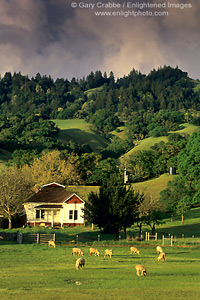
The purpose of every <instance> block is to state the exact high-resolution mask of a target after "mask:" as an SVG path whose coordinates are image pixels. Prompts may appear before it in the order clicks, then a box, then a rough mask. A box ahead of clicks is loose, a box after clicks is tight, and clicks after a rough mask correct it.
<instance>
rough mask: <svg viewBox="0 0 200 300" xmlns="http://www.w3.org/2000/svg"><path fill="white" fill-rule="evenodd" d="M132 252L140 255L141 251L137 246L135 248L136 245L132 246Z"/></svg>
mask: <svg viewBox="0 0 200 300" xmlns="http://www.w3.org/2000/svg"><path fill="white" fill-rule="evenodd" d="M130 253H131V254H132V253H137V254H138V255H139V254H140V251H139V250H138V249H137V248H135V247H131V248H130Z"/></svg>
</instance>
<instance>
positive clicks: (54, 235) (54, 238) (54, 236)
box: [53, 233, 56, 242]
mask: <svg viewBox="0 0 200 300" xmlns="http://www.w3.org/2000/svg"><path fill="white" fill-rule="evenodd" d="M53 241H54V242H55V241H56V234H55V233H54V234H53Z"/></svg>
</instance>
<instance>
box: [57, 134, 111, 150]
mask: <svg viewBox="0 0 200 300" xmlns="http://www.w3.org/2000/svg"><path fill="white" fill-rule="evenodd" d="M59 138H60V139H61V140H62V141H68V140H73V141H75V142H77V143H79V144H88V145H89V146H90V148H91V149H92V150H93V151H95V152H100V151H102V150H103V149H104V148H105V147H106V146H107V145H108V142H107V141H106V140H105V139H104V138H103V137H101V136H100V135H98V134H97V133H95V132H94V133H91V132H87V131H84V130H80V129H63V130H61V132H60V133H59Z"/></svg>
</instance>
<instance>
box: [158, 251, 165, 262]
mask: <svg viewBox="0 0 200 300" xmlns="http://www.w3.org/2000/svg"><path fill="white" fill-rule="evenodd" d="M165 259H166V254H165V253H164V252H160V254H159V256H158V261H165Z"/></svg>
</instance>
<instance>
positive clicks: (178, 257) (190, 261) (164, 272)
mask: <svg viewBox="0 0 200 300" xmlns="http://www.w3.org/2000/svg"><path fill="white" fill-rule="evenodd" d="M68 230H70V229H68ZM79 230H80V229H79ZM130 245H135V243H134V242H129V244H125V245H117V244H116V243H113V244H112V243H111V244H110V245H109V248H112V249H113V256H112V258H111V259H110V258H104V250H105V249H106V248H107V246H106V245H103V244H102V243H101V244H100V245H98V246H97V247H98V249H99V251H100V257H95V256H91V257H90V255H89V248H90V246H89V245H86V244H79V245H76V246H78V247H80V248H81V250H82V251H83V252H84V258H85V261H86V264H85V268H84V269H83V270H76V269H75V262H76V259H77V257H73V256H72V255H71V253H72V248H73V247H74V246H73V245H65V244H58V245H56V248H55V249H54V248H48V246H47V245H37V244H21V245H18V244H14V243H6V242H2V241H1V243H0V256H1V260H0V268H1V273H0V298H1V300H7V299H15V300H27V299H30V300H31V299H33V300H35V299H37V300H47V299H48V300H49V299H52V300H72V299H81V300H93V299H97V300H105V299H106V300H113V299H117V300H125V299H127V300H129V299H131V300H132V299H136V300H142V299H149V300H154V299H155V300H157V299H163V300H168V299H171V300H177V299H180V300H182V299H185V300H190V299H191V300H194V299H195V300H196V299H199V295H200V285H199V282H200V251H199V247H198V246H196V245H195V246H190V247H188V246H187V247H184V246H181V247H177V246H174V247H172V248H171V247H169V246H164V247H163V251H164V252H165V253H166V261H165V262H158V261H157V257H158V255H157V253H156V250H155V246H156V244H154V245H152V243H150V244H149V245H147V244H139V243H137V245H136V246H137V248H138V249H139V250H140V255H136V254H135V255H134V254H132V255H130V250H129V247H130ZM137 264H142V265H144V266H145V267H146V268H147V276H145V277H138V276H136V270H135V266H136V265H137Z"/></svg>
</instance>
